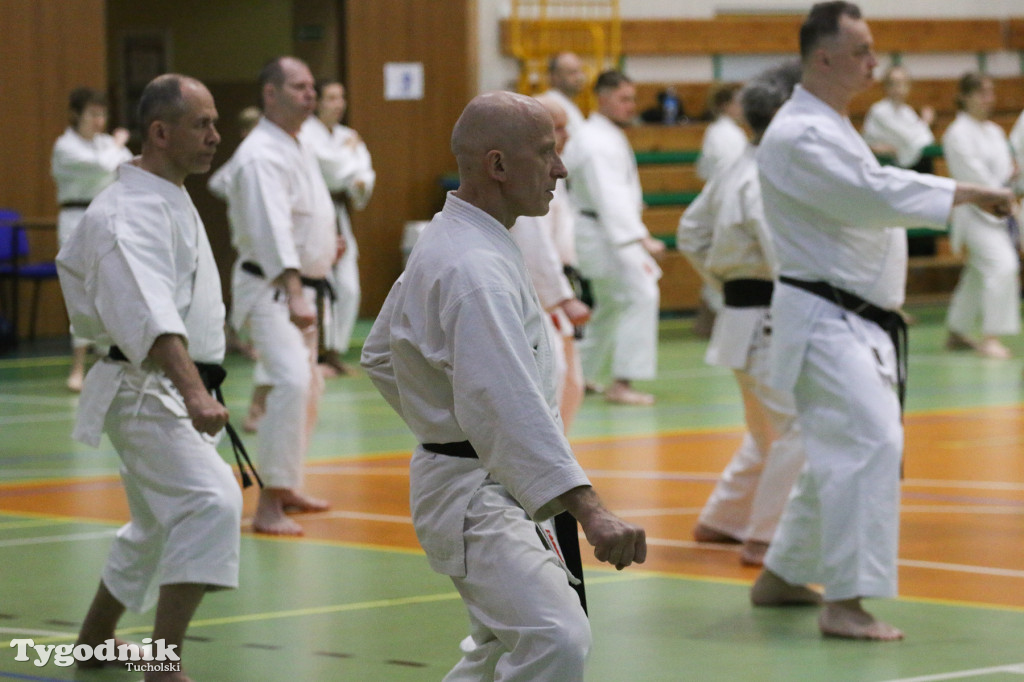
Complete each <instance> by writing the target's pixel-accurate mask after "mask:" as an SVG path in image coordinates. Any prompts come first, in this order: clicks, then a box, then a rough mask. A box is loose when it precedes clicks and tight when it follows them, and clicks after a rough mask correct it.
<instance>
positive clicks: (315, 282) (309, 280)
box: [242, 260, 338, 303]
mask: <svg viewBox="0 0 1024 682" xmlns="http://www.w3.org/2000/svg"><path fill="white" fill-rule="evenodd" d="M242 269H243V270H245V271H246V272H248V273H249V274H250V275H255V276H257V277H260V278H266V275H265V274H264V273H263V268H261V267H260V264H259V263H253V262H252V261H251V260H247V261H245V262H243V263H242ZM299 280H300V281H301V282H302V286H304V287H309V288H310V289H313V290H314V291H316V295H317V298H321V297H327V298H330V299H331V302H332V303H333V302H334V301H336V300H338V294H337V293H336V292H335V291H334V287H332V286H331V283H330V282H329V281H327V279H326V278H323V277H321V278H319V279H318V278H314V277H306V276H305V275H300V276H299Z"/></svg>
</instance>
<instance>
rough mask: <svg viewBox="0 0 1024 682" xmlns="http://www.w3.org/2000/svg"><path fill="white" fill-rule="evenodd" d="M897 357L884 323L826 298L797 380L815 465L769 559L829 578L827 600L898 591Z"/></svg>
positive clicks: (787, 575) (787, 576)
mask: <svg viewBox="0 0 1024 682" xmlns="http://www.w3.org/2000/svg"><path fill="white" fill-rule="evenodd" d="M879 358H883V360H884V362H882V361H880V360H879ZM894 359H895V353H894V350H893V348H892V341H891V340H890V339H889V337H888V335H887V334H886V333H885V332H884V331H882V329H881V328H880V327H878V326H877V325H875V324H873V323H871V322H868V321H866V320H863V319H861V318H859V317H857V316H856V315H855V314H854V313H849V312H845V311H842V309H840V308H838V307H836V306H827V308H826V309H825V310H824V311H823V312H822V314H821V315H820V316H819V317H818V318H817V319H816V320H815V322H814V325H813V328H812V329H811V331H810V337H809V339H808V342H807V346H806V350H805V356H804V360H803V364H802V368H801V370H800V374H799V376H798V378H797V383H796V386H795V387H794V392H793V393H794V398H795V401H796V411H797V418H798V421H799V424H800V430H801V433H802V434H803V443H804V452H805V453H806V457H807V464H806V466H805V468H804V470H803V473H802V474H801V475H800V478H799V480H798V481H797V484H796V486H795V488H794V490H793V494H792V496H791V497H790V499H789V502H788V503H787V505H786V509H785V511H784V512H783V514H782V520H781V521H780V523H779V527H778V530H777V531H776V533H775V537H774V538H773V540H772V543H771V546H770V547H769V549H768V554H767V555H766V556H765V566H766V567H767V568H768V569H770V570H771V571H772V572H774V573H775V574H777V575H779V576H780V577H782V578H783V579H784V580H785V581H787V582H789V583H792V584H806V583H820V584H823V585H824V586H825V599H826V600H827V601H839V600H843V599H853V598H856V597H893V596H895V595H896V582H897V570H896V560H897V549H898V544H899V497H900V462H901V459H902V454H903V425H902V423H901V420H900V406H899V400H898V398H897V396H896V391H895V388H894V385H893V383H894V370H893V367H892V366H891V365H892V363H894V361H895V360H894Z"/></svg>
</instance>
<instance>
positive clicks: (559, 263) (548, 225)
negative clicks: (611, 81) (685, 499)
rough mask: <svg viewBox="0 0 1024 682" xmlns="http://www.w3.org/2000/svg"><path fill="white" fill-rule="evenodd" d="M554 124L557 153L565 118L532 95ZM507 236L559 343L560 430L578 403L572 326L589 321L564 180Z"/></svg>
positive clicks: (549, 101)
mask: <svg viewBox="0 0 1024 682" xmlns="http://www.w3.org/2000/svg"><path fill="white" fill-rule="evenodd" d="M537 101H538V102H540V103H541V104H542V105H543V106H544V108H545V109H547V111H548V113H549V114H550V115H551V119H552V121H553V122H554V124H555V150H556V151H557V152H558V153H559V154H561V153H562V150H563V149H565V145H566V142H568V140H569V131H568V129H567V128H568V126H567V124H568V117H567V116H566V115H565V110H564V109H563V108H562V107H561V105H560V104H559V103H558V101H557V100H556V99H555V98H553V97H550V96H549V95H546V94H544V95H540V96H538V97H537ZM512 239H514V240H515V242H516V245H517V246H518V247H519V250H520V251H521V252H522V254H523V260H525V261H526V269H527V270H528V271H529V273H530V279H531V280H532V281H533V287H534V289H536V290H537V297H538V298H539V299H540V304H541V305H542V306H544V311H545V312H546V313H548V315H547V317H546V318H545V321H546V322H550V331H551V332H552V333H554V335H555V338H556V339H560V340H561V341H562V343H557V342H556V343H555V360H556V362H555V367H556V371H557V374H558V389H559V390H558V395H559V398H558V407H559V411H560V413H561V415H562V423H563V425H564V426H565V432H566V433H569V429H570V428H571V426H572V422H573V419H574V418H575V416H576V413H577V412H578V411H579V408H580V405H581V404H582V403H583V366H582V365H581V364H580V359H579V354H578V353H577V352H576V330H577V329H579V328H581V327H582V326H583V325H584V324H586V323H587V320H589V319H590V307H589V306H588V305H587V304H586V303H584V302H583V301H581V300H580V299H579V298H577V297H576V292H575V289H574V288H573V285H572V282H570V281H569V278H568V276H567V275H566V266H569V267H570V268H574V267H575V266H576V237H575V230H574V229H573V207H572V203H571V201H570V199H569V192H568V190H567V189H566V187H565V180H563V179H559V180H558V183H557V184H556V185H555V193H554V196H553V197H552V198H551V204H550V205H549V208H548V212H547V213H546V214H544V215H543V216H522V217H520V218H519V220H517V221H516V224H515V225H514V226H513V227H512Z"/></svg>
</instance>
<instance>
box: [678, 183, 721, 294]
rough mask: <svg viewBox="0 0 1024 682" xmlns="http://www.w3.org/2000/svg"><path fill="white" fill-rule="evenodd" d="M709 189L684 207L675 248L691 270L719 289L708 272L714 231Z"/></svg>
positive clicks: (716, 281)
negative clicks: (680, 252)
mask: <svg viewBox="0 0 1024 682" xmlns="http://www.w3.org/2000/svg"><path fill="white" fill-rule="evenodd" d="M710 189H711V187H710V185H709V186H707V187H705V189H704V191H703V192H701V193H700V194H698V195H697V198H696V199H694V201H693V203H691V204H690V205H689V206H687V207H686V210H685V211H683V215H682V216H681V217H680V218H679V227H678V228H676V248H677V249H679V250H680V251H682V252H683V255H684V256H686V259H687V260H689V261H690V264H691V265H693V269H694V270H696V271H697V274H699V275H700V276H701V279H703V280H704V281H705V282H707V283H708V284H710V285H711V286H713V287H715V288H717V289H721V287H722V283H721V282H720V281H718V279H717V278H716V277H715V276H714V275H712V274H711V272H710V271H709V270H708V253H709V252H710V251H711V242H712V239H713V236H714V229H715V213H714V208H713V207H712V205H711V191H710Z"/></svg>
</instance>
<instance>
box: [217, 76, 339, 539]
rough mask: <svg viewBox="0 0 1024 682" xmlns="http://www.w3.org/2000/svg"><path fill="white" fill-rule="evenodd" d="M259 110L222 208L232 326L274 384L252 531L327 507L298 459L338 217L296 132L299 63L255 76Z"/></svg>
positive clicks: (312, 414)
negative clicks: (309, 490) (227, 229)
mask: <svg viewBox="0 0 1024 682" xmlns="http://www.w3.org/2000/svg"><path fill="white" fill-rule="evenodd" d="M260 94H261V96H262V105H263V107H262V108H263V112H264V115H263V118H261V119H260V121H259V123H257V124H256V127H255V128H254V129H253V131H252V132H251V133H249V135H248V136H246V138H245V139H244V140H243V141H242V143H241V144H240V145H239V146H238V149H237V150H236V151H235V154H234V156H233V158H232V159H231V161H230V162H229V163H232V164H234V168H235V170H234V172H233V174H232V176H231V184H230V186H229V187H228V192H227V196H228V214H229V219H230V223H231V227H232V230H233V231H234V232H233V241H234V245H235V248H236V249H237V251H238V260H237V261H236V264H235V270H234V273H233V277H232V291H233V294H234V296H233V299H232V309H231V318H232V324H233V325H234V327H235V328H236V329H241V328H242V327H243V326H244V325H248V328H249V333H250V338H251V339H252V342H253V345H254V346H255V348H256V352H257V353H258V354H259V358H260V364H261V365H262V367H263V370H262V376H260V375H257V377H256V381H255V383H257V384H266V385H270V386H272V388H271V390H270V392H269V394H268V395H267V401H266V402H267V408H266V414H265V415H264V416H263V418H262V420H261V421H260V424H259V440H260V442H259V461H260V473H261V475H262V476H263V480H264V483H265V487H264V488H263V490H261V491H260V499H259V504H258V505H257V508H256V515H255V516H254V518H253V522H252V525H253V530H255V531H256V532H259V533H269V534H272V535H300V534H301V533H302V527H301V526H300V525H299V524H298V523H296V522H295V521H294V520H292V519H291V518H289V517H288V516H287V515H286V512H287V511H299V512H313V511H323V510H325V509H327V508H328V505H327V503H326V502H324V501H323V500H319V499H315V498H313V497H311V496H309V495H307V494H305V493H304V492H302V479H303V477H302V465H303V460H304V458H305V454H306V450H307V449H308V447H309V440H310V438H311V436H312V432H313V428H314V427H315V425H316V419H317V411H318V407H319V402H320V396H321V394H322V393H323V378H322V377H321V376H320V372H319V371H317V342H318V330H317V309H318V307H322V306H323V305H325V304H326V295H325V292H326V289H325V281H326V277H327V275H328V274H329V273H330V270H331V267H332V266H333V264H334V262H335V261H336V260H337V257H338V255H339V254H338V237H337V231H336V216H335V210H334V204H333V202H332V201H331V195H330V193H329V192H328V190H327V185H326V184H324V179H323V176H322V175H321V174H320V168H319V166H318V165H317V161H316V157H315V155H314V154H313V151H312V150H311V149H309V147H308V146H306V145H303V144H302V143H301V141H300V140H299V139H298V135H299V130H300V129H301V128H302V124H303V122H304V121H305V120H306V119H307V118H308V117H309V115H310V114H311V113H313V108H314V105H315V102H316V95H315V92H314V90H313V76H312V74H311V73H310V71H309V68H308V67H307V66H306V64H305V63H304V62H302V61H301V60H299V59H296V58H294V57H279V58H277V59H274V60H272V61H271V62H270V63H268V64H267V66H266V67H264V69H263V71H262V73H261V74H260Z"/></svg>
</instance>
